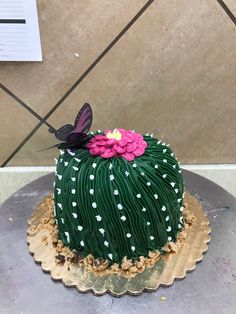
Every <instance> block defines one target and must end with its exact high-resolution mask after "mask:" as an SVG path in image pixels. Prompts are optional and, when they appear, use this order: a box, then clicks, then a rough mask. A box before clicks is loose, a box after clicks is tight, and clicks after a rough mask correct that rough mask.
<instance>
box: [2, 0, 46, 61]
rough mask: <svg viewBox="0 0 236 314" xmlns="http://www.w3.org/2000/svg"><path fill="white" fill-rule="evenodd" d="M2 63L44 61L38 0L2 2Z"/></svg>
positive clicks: (5, 0) (9, 0)
mask: <svg viewBox="0 0 236 314" xmlns="http://www.w3.org/2000/svg"><path fill="white" fill-rule="evenodd" d="M0 61H42V52H41V44H40V35H39V26H38V14H37V6H36V0H0Z"/></svg>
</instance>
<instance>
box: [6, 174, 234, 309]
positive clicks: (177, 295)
mask: <svg viewBox="0 0 236 314" xmlns="http://www.w3.org/2000/svg"><path fill="white" fill-rule="evenodd" d="M183 175H184V178H185V182H186V187H187V190H188V191H190V192H191V193H192V194H193V195H195V196H197V197H198V199H199V201H200V202H201V204H202V205H203V207H204V208H205V210H206V212H207V215H208V217H209V219H210V224H211V228H212V233H211V242H210V244H209V249H208V252H207V254H206V256H205V258H204V259H203V261H202V262H201V263H200V264H199V265H198V266H197V268H196V269H195V271H194V272H193V273H190V274H188V276H187V277H186V278H185V279H184V280H180V281H177V282H175V283H174V284H173V285H172V286H171V287H168V288H159V289H158V291H156V292H152V293H149V292H145V293H143V294H142V295H140V296H137V297H135V296H129V295H126V296H123V297H122V298H119V299H117V298H115V297H113V296H111V295H104V296H102V297H96V296H94V295H93V294H91V293H87V294H80V293H78V292H77V291H76V290H75V289H74V288H72V289H70V288H67V287H64V286H63V285H62V284H61V283H60V282H55V281H52V280H51V278H50V276H48V274H45V273H43V272H42V270H41V267H40V266H38V267H37V266H36V265H35V263H34V262H33V259H32V256H30V254H29V252H28V246H27V243H26V229H27V220H28V218H29V217H30V214H31V212H32V210H33V209H34V208H35V206H36V205H37V203H39V202H40V200H41V199H42V198H43V197H44V196H46V195H47V194H48V193H49V192H50V191H52V182H53V176H54V175H53V174H50V175H47V176H44V177H42V178H40V179H38V180H36V181H34V182H32V183H30V184H29V185H27V186H25V187H24V188H22V189H21V190H19V191H17V192H16V193H15V194H14V195H12V196H11V197H10V198H9V199H8V200H7V201H6V202H5V203H3V204H2V205H1V207H0V217H1V218H0V239H1V245H0V276H1V280H0V313H22V314H26V313H30V314H32V313H40V314H41V313H47V312H50V313H58V314H60V313H67V314H70V313H79V314H80V313H136V314H138V313H149V314H151V313H159V312H162V313H171V311H174V312H175V314H177V313H181V314H184V313H191V314H192V313H213V312H215V313H227V314H230V313H235V312H236V298H235V295H236V242H235V235H236V199H235V198H234V197H233V196H232V195H230V194H229V193H227V192H226V191H225V190H223V189H222V188H220V187H219V186H217V185H216V184H214V183H213V182H211V181H209V180H207V179H205V178H203V177H201V176H198V175H196V174H193V173H191V172H189V171H183ZM163 296H164V297H165V298H166V299H165V298H162V297H163ZM161 299H162V300H163V299H165V301H161Z"/></svg>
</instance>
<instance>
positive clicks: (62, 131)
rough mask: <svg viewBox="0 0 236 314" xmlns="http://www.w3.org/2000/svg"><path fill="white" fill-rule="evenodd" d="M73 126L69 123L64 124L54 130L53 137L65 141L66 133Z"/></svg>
mask: <svg viewBox="0 0 236 314" xmlns="http://www.w3.org/2000/svg"><path fill="white" fill-rule="evenodd" d="M73 129H74V127H73V125H71V124H65V125H63V126H62V127H61V128H59V129H58V130H56V132H55V137H56V138H57V139H58V140H59V141H65V140H66V138H67V137H68V135H69V134H70V133H71V131H73Z"/></svg>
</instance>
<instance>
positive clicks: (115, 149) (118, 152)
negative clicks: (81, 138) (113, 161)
mask: <svg viewBox="0 0 236 314" xmlns="http://www.w3.org/2000/svg"><path fill="white" fill-rule="evenodd" d="M146 147H147V143H146V142H145V141H144V139H143V136H142V135H141V134H139V133H135V132H133V131H131V130H123V129H114V130H113V131H111V130H107V131H105V132H104V135H100V134H98V135H95V136H94V137H93V138H92V139H91V140H90V141H89V143H88V144H87V148H88V149H89V152H90V154H91V155H97V156H101V157H103V158H111V157H114V156H117V157H123V158H125V159H126V160H128V161H132V160H134V159H135V157H138V156H141V155H143V154H144V152H145V148H146Z"/></svg>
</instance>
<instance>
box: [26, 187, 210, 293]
mask: <svg viewBox="0 0 236 314" xmlns="http://www.w3.org/2000/svg"><path fill="white" fill-rule="evenodd" d="M185 199H186V201H187V203H188V210H189V211H190V213H192V214H193V215H194V216H195V220H194V222H193V224H192V225H191V227H190V228H188V229H187V237H186V239H185V240H184V244H183V245H182V246H181V247H180V248H179V249H178V250H177V252H176V253H173V252H171V253H166V254H164V255H162V257H161V258H160V259H159V260H158V261H157V263H156V264H155V265H154V266H152V267H150V268H146V269H145V270H144V271H143V272H142V273H137V274H136V275H135V277H132V278H127V277H124V276H121V275H118V274H105V275H102V276H98V275H95V274H94V272H91V271H87V270H85V269H84V267H81V266H79V265H76V264H70V267H68V264H67V263H64V264H61V263H59V264H58V263H57V262H56V259H55V256H56V255H57V252H56V248H55V246H53V244H52V238H51V235H50V232H49V231H48V230H46V229H40V230H39V231H38V232H36V233H32V232H31V227H32V226H33V225H36V226H37V225H38V224H39V223H40V221H41V219H42V218H44V217H45V214H46V212H47V206H46V202H45V203H43V202H42V203H41V204H39V205H38V206H37V208H36V210H35V211H34V212H33V213H32V217H31V219H30V220H29V228H28V230H27V234H28V236H27V242H28V244H29V251H30V253H31V254H33V255H34V259H35V262H37V263H40V264H41V267H42V269H43V271H45V272H49V273H50V274H51V277H52V279H53V280H61V281H62V282H63V283H64V285H65V286H66V287H76V288H77V289H78V291H79V292H82V293H85V292H89V291H92V292H93V293H94V294H95V295H103V294H105V293H111V294H112V295H114V296H116V297H120V296H122V295H124V294H131V295H140V294H141V293H142V292H143V291H155V290H157V289H158V287H160V286H170V285H172V284H173V282H174V280H175V279H183V278H185V276H186V273H187V272H190V271H192V270H194V269H195V267H196V263H197V262H199V261H201V260H202V259H203V253H204V252H206V251H207V249H208V243H209V241H210V236H209V234H210V232H211V228H210V226H209V220H208V218H207V216H206V214H205V212H204V210H203V208H202V206H201V205H200V204H199V202H198V201H197V199H196V198H195V197H193V196H191V195H190V194H189V193H188V192H187V193H186V197H185ZM42 205H44V206H42ZM43 238H46V239H47V243H46V245H45V242H44V241H42V239H43Z"/></svg>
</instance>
